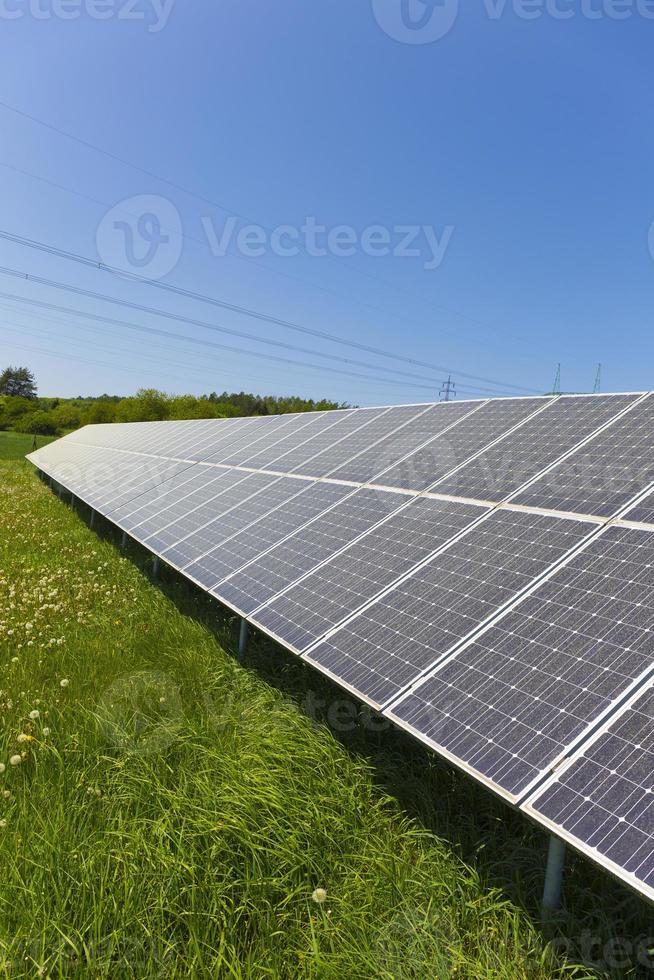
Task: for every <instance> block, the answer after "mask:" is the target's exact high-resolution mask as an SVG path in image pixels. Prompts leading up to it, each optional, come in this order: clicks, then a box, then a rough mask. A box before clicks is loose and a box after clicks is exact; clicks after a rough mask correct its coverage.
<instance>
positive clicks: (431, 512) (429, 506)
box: [252, 497, 485, 653]
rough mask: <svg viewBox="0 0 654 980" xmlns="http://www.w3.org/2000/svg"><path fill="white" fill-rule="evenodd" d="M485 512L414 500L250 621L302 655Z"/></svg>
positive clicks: (437, 502) (445, 503)
mask: <svg viewBox="0 0 654 980" xmlns="http://www.w3.org/2000/svg"><path fill="white" fill-rule="evenodd" d="M484 512H485V511H484V509H483V508H479V507H476V506H473V505H469V504H458V503H454V502H451V501H443V500H431V499H428V498H424V497H423V498H418V499H414V500H412V501H411V502H409V503H408V504H407V506H406V507H405V508H404V509H402V510H401V511H400V512H399V513H397V514H395V515H393V516H391V517H390V518H388V519H387V520H386V521H385V522H384V523H383V524H381V525H380V526H379V527H377V528H375V529H374V530H372V531H371V532H370V533H369V534H366V535H365V536H364V537H363V538H361V539H360V540H359V541H357V542H355V543H353V544H351V545H350V546H349V547H348V548H346V550H345V551H343V552H342V553H341V554H339V555H338V556H337V557H335V558H333V559H332V560H330V561H329V562H327V564H325V565H322V566H321V567H320V568H318V569H316V570H315V571H314V572H312V573H311V574H309V575H308V576H306V577H305V578H303V579H302V580H301V581H300V582H298V583H297V584H296V585H294V586H292V587H291V588H290V589H289V590H288V591H286V592H285V593H284V594H283V595H281V596H279V597H277V598H275V599H273V600H272V602H270V603H269V604H268V605H267V606H264V608H263V609H260V610H258V611H257V612H255V613H253V614H252V620H253V622H255V623H256V624H257V626H260V627H263V628H265V629H266V630H267V631H268V632H269V633H271V634H273V635H274V636H276V637H279V638H280V639H281V640H282V641H283V642H284V644H285V645H286V646H288V647H290V648H291V649H293V650H295V651H296V652H300V653H301V652H303V651H304V650H307V649H308V648H309V647H310V646H311V645H312V644H313V643H314V642H315V641H316V640H318V639H319V638H320V637H322V636H324V635H325V634H326V633H327V632H328V631H329V630H330V629H333V628H334V627H335V626H337V624H338V623H340V622H342V620H343V619H345V618H346V617H347V616H348V615H350V614H351V613H353V612H354V611H355V610H356V609H359V608H360V607H361V606H362V605H364V603H366V602H368V601H370V600H371V599H373V598H374V597H375V596H376V595H377V594H378V593H379V592H380V591H381V590H382V589H384V588H386V587H387V586H389V585H390V584H391V583H392V582H394V581H395V580H396V579H397V578H398V577H399V576H401V575H402V574H404V573H405V572H407V571H409V570H410V569H411V568H413V566H414V565H415V564H416V563H417V562H419V561H421V560H422V559H424V558H426V557H427V556H428V555H431V554H432V553H433V552H434V551H435V550H436V549H437V548H439V547H440V546H442V545H443V544H445V542H447V541H449V540H450V538H452V537H453V536H454V535H455V534H457V533H458V532H459V531H461V530H462V529H463V528H464V527H466V526H467V525H468V524H470V523H471V522H472V521H474V520H476V519H477V518H478V517H480V516H481V515H482V514H483V513H484Z"/></svg>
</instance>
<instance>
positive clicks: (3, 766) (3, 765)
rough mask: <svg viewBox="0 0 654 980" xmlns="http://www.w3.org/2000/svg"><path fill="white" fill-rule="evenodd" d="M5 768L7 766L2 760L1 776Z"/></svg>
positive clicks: (0, 765) (0, 763) (0, 764)
mask: <svg viewBox="0 0 654 980" xmlns="http://www.w3.org/2000/svg"><path fill="white" fill-rule="evenodd" d="M6 768H7V767H6V765H5V764H4V762H0V776H1V775H2V773H3V772H4V771H5V769H6Z"/></svg>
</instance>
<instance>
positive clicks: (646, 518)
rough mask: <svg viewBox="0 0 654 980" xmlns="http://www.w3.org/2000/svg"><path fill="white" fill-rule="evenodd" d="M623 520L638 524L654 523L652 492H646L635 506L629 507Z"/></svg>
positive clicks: (653, 497)
mask: <svg viewBox="0 0 654 980" xmlns="http://www.w3.org/2000/svg"><path fill="white" fill-rule="evenodd" d="M623 519H624V520H625V521H636V522H637V523H640V524H652V525H654V492H653V493H648V494H647V495H646V496H645V497H644V498H643V499H642V500H641V501H640V502H639V503H637V504H636V505H635V507H631V508H630V509H629V510H628V511H627V512H626V513H625V514H624V515H623Z"/></svg>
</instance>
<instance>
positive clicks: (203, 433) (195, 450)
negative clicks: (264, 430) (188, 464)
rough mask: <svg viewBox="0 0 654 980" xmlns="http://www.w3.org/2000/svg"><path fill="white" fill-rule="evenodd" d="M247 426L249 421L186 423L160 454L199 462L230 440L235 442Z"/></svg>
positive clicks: (230, 420) (210, 420) (165, 444)
mask: <svg viewBox="0 0 654 980" xmlns="http://www.w3.org/2000/svg"><path fill="white" fill-rule="evenodd" d="M246 425H247V421H246V420H242V419H238V420H236V419H207V420H205V421H203V422H184V423H183V424H182V426H181V427H180V428H179V429H176V430H175V431H174V432H173V433H172V434H171V436H170V438H169V439H168V441H167V442H166V443H163V444H162V445H160V447H159V452H158V454H159V455H160V456H177V457H179V458H181V459H191V460H195V461H197V462H199V461H201V460H202V458H203V457H204V455H205V454H206V453H207V452H214V451H217V450H218V449H219V448H220V447H221V446H224V445H225V444H226V443H227V441H228V440H229V441H231V440H233V439H234V438H235V437H236V434H237V433H238V432H241V431H244V429H245V426H246Z"/></svg>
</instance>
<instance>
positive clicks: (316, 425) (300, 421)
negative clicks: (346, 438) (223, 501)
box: [204, 412, 334, 466]
mask: <svg viewBox="0 0 654 980" xmlns="http://www.w3.org/2000/svg"><path fill="white" fill-rule="evenodd" d="M326 417H327V418H326ZM333 422H334V419H333V417H331V413H330V412H319V413H317V414H315V413H313V412H312V413H309V412H307V413H305V414H303V415H278V416H271V417H270V418H268V419H266V424H265V425H263V426H261V428H260V429H259V435H258V437H256V438H254V439H245V440H241V441H238V442H237V444H236V445H232V446H230V447H229V448H228V449H226V450H225V449H220V450H218V452H215V453H207V454H206V455H205V456H204V461H205V462H207V463H224V464H225V465H226V466H248V465H249V463H248V460H250V459H253V458H254V457H256V456H257V454H261V453H263V452H264V451H266V450H270V449H271V448H274V447H276V446H278V445H279V444H280V443H282V442H283V441H284V440H285V439H286V438H288V436H292V437H294V438H297V436H298V433H301V434H302V435H301V439H310V438H311V435H312V433H313V432H316V431H318V432H319V431H320V428H321V426H323V425H325V424H326V425H332V424H333Z"/></svg>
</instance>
